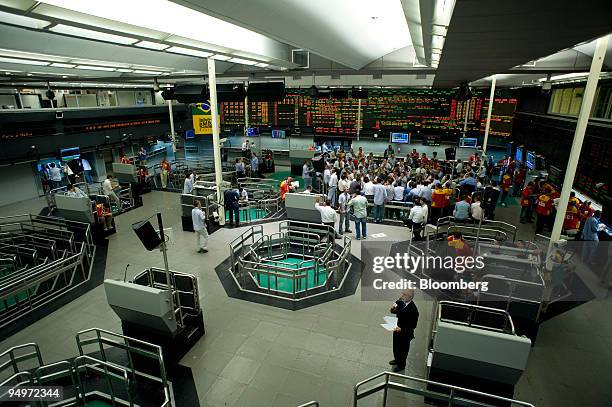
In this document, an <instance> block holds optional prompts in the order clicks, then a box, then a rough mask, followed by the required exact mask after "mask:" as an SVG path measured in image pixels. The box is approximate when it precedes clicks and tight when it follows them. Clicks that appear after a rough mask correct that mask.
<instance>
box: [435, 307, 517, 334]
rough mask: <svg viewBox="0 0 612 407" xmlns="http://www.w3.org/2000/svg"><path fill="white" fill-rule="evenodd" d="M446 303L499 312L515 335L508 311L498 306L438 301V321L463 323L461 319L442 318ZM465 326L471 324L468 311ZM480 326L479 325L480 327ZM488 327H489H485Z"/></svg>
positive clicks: (494, 312)
mask: <svg viewBox="0 0 612 407" xmlns="http://www.w3.org/2000/svg"><path fill="white" fill-rule="evenodd" d="M445 305H448V306H454V307H457V308H467V309H469V310H477V311H483V312H486V313H489V314H499V315H502V316H504V318H505V320H506V322H508V323H509V324H510V332H509V333H510V334H512V335H516V332H515V330H514V322H512V317H511V316H510V313H509V312H508V311H506V310H502V309H499V308H490V307H485V306H482V305H476V304H466V303H463V302H456V301H445V300H443V301H440V302H439V303H438V321H444V320H446V321H451V322H453V323H461V324H463V322H462V321H457V320H448V319H443V318H442V307H443V306H445ZM467 326H472V313H471V312H470V314H469V315H468V322H467ZM480 327H481V326H479V328H480ZM487 328H489V327H487Z"/></svg>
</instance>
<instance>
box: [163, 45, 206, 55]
mask: <svg viewBox="0 0 612 407" xmlns="http://www.w3.org/2000/svg"><path fill="white" fill-rule="evenodd" d="M166 51H168V52H172V53H175V54H183V55H189V56H194V57H200V58H208V57H209V56H211V55H212V52H205V51H198V50H195V49H191V48H183V47H170V48H168V49H167V50H166Z"/></svg>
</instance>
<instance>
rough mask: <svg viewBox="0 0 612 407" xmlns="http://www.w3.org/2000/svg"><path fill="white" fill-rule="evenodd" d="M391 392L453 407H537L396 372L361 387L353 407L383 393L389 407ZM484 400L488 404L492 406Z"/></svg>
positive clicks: (374, 377)
mask: <svg viewBox="0 0 612 407" xmlns="http://www.w3.org/2000/svg"><path fill="white" fill-rule="evenodd" d="M378 379H381V381H380V382H377V383H373V382H374V381H377V380H378ZM393 379H398V381H394V380H393ZM406 382H410V384H406ZM368 384H369V385H371V387H369V388H367V389H364V390H361V388H362V387H363V386H365V385H368ZM428 386H435V387H436V388H440V389H443V390H444V391H445V392H439V391H434V390H430V389H428V388H427V387H428ZM389 390H397V391H400V392H402V393H407V394H414V395H416V396H422V397H424V398H428V399H433V400H436V401H438V402H443V403H444V404H445V405H447V406H449V407H452V406H473V407H476V406H479V407H492V406H494V405H499V403H500V402H503V403H505V404H507V405H508V406H510V407H515V406H517V407H519V406H522V407H535V406H534V405H533V404H531V403H527V402H524V401H519V400H514V399H509V398H506V397H501V396H496V395H494V394H489V393H484V392H481V391H476V390H471V389H467V388H464V387H459V386H453V385H450V384H446V383H440V382H435V381H432V380H427V379H423V378H420V377H413V376H406V375H401V374H397V373H392V372H382V373H379V374H377V375H374V376H372V377H369V378H367V379H365V380H362V381H361V382H359V383H357V384H356V385H355V387H354V390H353V407H358V405H359V400H362V399H364V398H366V397H368V396H370V395H373V394H377V393H379V392H382V393H383V400H382V404H381V406H382V407H386V406H387V400H388V395H389ZM446 391H448V393H446ZM482 400H487V401H488V402H487V401H482Z"/></svg>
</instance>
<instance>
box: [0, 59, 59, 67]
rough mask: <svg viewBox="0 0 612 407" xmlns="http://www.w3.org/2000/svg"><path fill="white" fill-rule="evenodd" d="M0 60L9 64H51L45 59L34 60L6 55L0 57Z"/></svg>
mask: <svg viewBox="0 0 612 407" xmlns="http://www.w3.org/2000/svg"><path fill="white" fill-rule="evenodd" d="M0 62H7V63H9V64H23V65H38V66H45V65H49V63H48V62H45V61H34V60H31V59H17V58H6V57H0Z"/></svg>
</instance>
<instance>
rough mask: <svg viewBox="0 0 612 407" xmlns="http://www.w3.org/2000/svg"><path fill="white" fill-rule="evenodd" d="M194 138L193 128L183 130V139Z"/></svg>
mask: <svg viewBox="0 0 612 407" xmlns="http://www.w3.org/2000/svg"><path fill="white" fill-rule="evenodd" d="M194 138H195V130H193V129H191V130H187V131H186V132H185V140H191V139H194Z"/></svg>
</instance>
